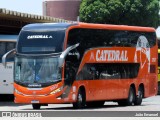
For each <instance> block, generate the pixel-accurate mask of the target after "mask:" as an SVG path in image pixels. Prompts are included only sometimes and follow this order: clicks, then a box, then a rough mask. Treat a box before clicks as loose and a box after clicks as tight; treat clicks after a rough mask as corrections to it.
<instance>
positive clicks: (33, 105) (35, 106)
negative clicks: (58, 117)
mask: <svg viewBox="0 0 160 120" xmlns="http://www.w3.org/2000/svg"><path fill="white" fill-rule="evenodd" d="M32 107H33V109H35V110H39V109H40V108H41V105H40V104H32Z"/></svg>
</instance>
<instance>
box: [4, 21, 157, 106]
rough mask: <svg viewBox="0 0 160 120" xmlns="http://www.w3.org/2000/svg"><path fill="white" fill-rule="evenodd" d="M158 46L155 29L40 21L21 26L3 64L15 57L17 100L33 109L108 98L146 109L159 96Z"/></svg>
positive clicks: (95, 103) (87, 103)
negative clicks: (144, 105) (145, 103)
mask: <svg viewBox="0 0 160 120" xmlns="http://www.w3.org/2000/svg"><path fill="white" fill-rule="evenodd" d="M37 35H38V36H37ZM39 35H40V36H39ZM46 35H47V36H46ZM49 36H54V37H53V38H52V37H49ZM37 38H40V39H38V40H37ZM52 48H54V49H52ZM157 48H158V46H157V41H156V34H155V29H154V28H150V27H135V26H124V25H123V26H121V25H107V24H106V25H104V24H89V23H73V24H72V23H45V24H41V23H38V24H32V25H26V26H24V27H23V28H22V30H21V32H20V34H19V36H18V41H17V45H16V49H13V50H11V51H10V52H8V53H6V54H5V55H4V56H3V58H2V61H3V64H4V65H6V59H7V57H8V55H10V54H14V55H15V59H14V96H15V99H14V102H15V103H26V104H32V107H33V109H40V107H41V106H43V105H45V106H46V105H48V104H56V103H58V104H60V103H72V104H73V107H74V108H76V109H79V108H85V107H101V106H103V105H104V103H105V101H108V100H109V101H114V102H117V103H118V104H119V105H122V106H126V105H128V106H129V105H141V103H142V99H143V98H147V97H150V96H154V95H156V94H157V74H158V73H157V69H156V68H157V61H156V60H153V59H157ZM144 51H146V52H144Z"/></svg>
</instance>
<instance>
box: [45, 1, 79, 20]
mask: <svg viewBox="0 0 160 120" xmlns="http://www.w3.org/2000/svg"><path fill="white" fill-rule="evenodd" d="M80 2H81V0H46V1H44V2H43V15H45V16H51V17H56V18H61V19H65V20H72V21H76V20H77V17H78V16H79V6H80Z"/></svg>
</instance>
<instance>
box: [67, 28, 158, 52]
mask: <svg viewBox="0 0 160 120" xmlns="http://www.w3.org/2000/svg"><path fill="white" fill-rule="evenodd" d="M142 35H143V36H145V37H146V38H147V40H148V45H147V47H152V46H154V45H155V44H156V38H155V37H156V36H155V33H149V32H148V33H147V32H134V31H118V30H104V29H103V30H100V29H83V28H81V29H78V28H76V29H72V30H70V31H69V38H68V44H69V45H73V44H76V43H80V47H79V49H80V50H79V51H81V52H82V53H83V52H84V50H86V49H89V48H94V47H113V46H114V47H116V46H117V47H136V45H137V40H138V38H139V37H140V36H142Z"/></svg>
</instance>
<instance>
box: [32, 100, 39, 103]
mask: <svg viewBox="0 0 160 120" xmlns="http://www.w3.org/2000/svg"><path fill="white" fill-rule="evenodd" d="M31 103H39V101H38V100H32V101H31Z"/></svg>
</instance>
